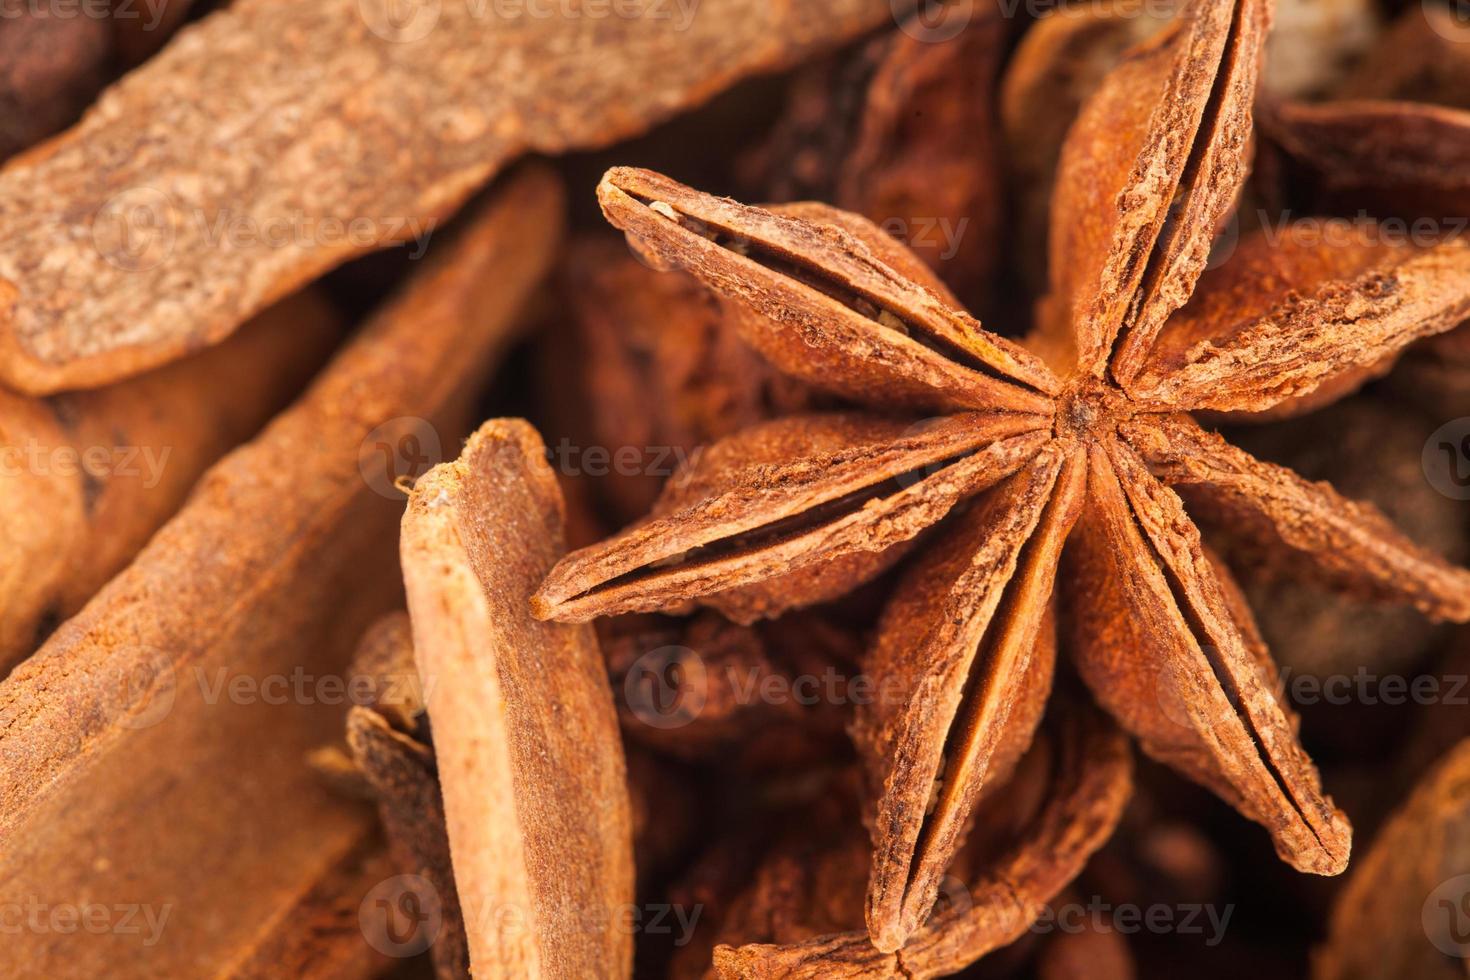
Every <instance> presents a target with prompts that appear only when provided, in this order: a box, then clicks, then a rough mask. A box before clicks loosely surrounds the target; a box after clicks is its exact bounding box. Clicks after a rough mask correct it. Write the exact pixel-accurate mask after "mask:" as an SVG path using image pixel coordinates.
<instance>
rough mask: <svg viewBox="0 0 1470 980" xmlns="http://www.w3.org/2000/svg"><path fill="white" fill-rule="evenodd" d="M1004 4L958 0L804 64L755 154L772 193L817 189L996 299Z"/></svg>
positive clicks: (766, 190) (794, 195)
mask: <svg viewBox="0 0 1470 980" xmlns="http://www.w3.org/2000/svg"><path fill="white" fill-rule="evenodd" d="M1005 34H1006V23H1005V19H1004V17H1003V16H1002V12H1001V8H1000V7H998V6H995V7H987V6H983V5H981V6H966V5H960V4H953V5H948V6H943V7H940V8H938V9H937V10H935V11H932V16H922V17H915V18H913V19H911V20H909V21H908V22H906V23H904V24H902V25H901V27H900V29H899V30H897V31H891V32H888V33H886V34H883V35H880V36H879V37H877V38H875V39H873V40H871V41H869V42H867V43H866V44H865V45H863V46H862V47H861V48H859V49H858V50H857V51H856V52H854V53H852V54H850V55H845V56H837V57H834V58H831V59H828V60H827V61H825V62H821V63H818V64H816V65H814V66H812V67H810V68H808V69H806V70H804V71H803V72H802V73H801V74H799V75H798V76H797V78H796V80H795V81H794V83H793V86H792V93H791V95H790V97H789V104H788V107H787V110H786V113H785V114H784V115H783V116H782V118H781V119H780V120H779V121H778V122H777V124H776V127H775V129H774V131H773V132H772V134H771V137H770V139H769V140H768V141H767V144H766V145H765V146H764V147H762V148H761V150H760V151H759V153H758V154H757V155H755V156H754V157H753V158H752V159H751V160H750V161H749V162H748V163H747V167H748V168H749V169H750V170H751V171H752V175H750V176H748V177H747V178H746V180H747V183H748V184H750V185H751V187H752V189H758V190H756V193H757V194H758V195H759V196H762V197H765V198H766V199H768V200H773V201H797V200H819V201H825V202H828V203H831V204H833V205H836V206H837V207H839V208H842V209H843V210H845V211H854V212H856V213H858V214H861V215H864V216H866V217H868V218H870V219H872V220H873V221H874V222H876V223H877V224H878V225H879V226H880V227H882V228H884V229H885V230H886V231H889V232H890V233H891V234H893V235H894V236H895V237H896V238H898V239H899V240H900V241H903V242H905V243H906V244H907V245H908V246H909V247H910V248H911V249H913V251H914V253H915V254H916V255H918V256H920V257H921V258H922V259H923V260H924V261H925V262H926V263H927V264H928V265H929V266H930V267H931V268H932V269H933V270H934V271H935V272H936V273H938V274H939V277H940V278H941V279H943V280H944V281H945V282H946V283H947V284H948V285H949V286H950V288H951V289H953V290H954V291H955V292H956V293H957V294H958V295H959V296H960V297H961V298H962V299H963V300H964V301H965V302H966V303H967V304H969V305H970V306H972V307H985V306H987V305H988V304H989V301H990V293H991V289H992V286H993V282H992V280H993V278H994V275H995V263H996V246H997V243H998V237H997V232H998V229H999V228H1000V221H1001V212H1002V199H1001V186H1000V179H999V171H1000V164H999V160H998V155H999V154H998V150H999V146H998V143H999V139H998V137H999V133H998V127H997V123H996V119H995V105H994V103H995V98H994V91H993V90H994V87H995V84H996V76H997V73H998V70H999V63H1000V58H1001V55H1002V53H1003V51H1004V45H1005Z"/></svg>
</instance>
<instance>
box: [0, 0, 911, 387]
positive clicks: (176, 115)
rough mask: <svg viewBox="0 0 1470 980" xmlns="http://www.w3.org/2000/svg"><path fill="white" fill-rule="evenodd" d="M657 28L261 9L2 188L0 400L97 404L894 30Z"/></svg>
mask: <svg viewBox="0 0 1470 980" xmlns="http://www.w3.org/2000/svg"><path fill="white" fill-rule="evenodd" d="M660 9H663V11H664V15H663V16H662V17H657V16H656V14H655V12H654V9H653V8H652V7H648V8H640V12H641V13H643V14H645V15H646V16H647V17H648V18H650V19H648V20H645V19H641V18H629V17H622V16H620V17H612V18H598V17H584V16H574V15H571V14H568V13H565V12H563V13H561V14H559V15H557V16H551V17H540V16H513V17H510V18H503V17H502V16H501V15H500V13H499V8H497V7H496V6H495V5H489V6H488V7H487V6H484V5H479V4H461V3H449V4H443V5H440V4H434V5H432V6H424V7H421V8H418V7H416V8H414V10H413V11H411V12H409V13H408V15H407V16H402V15H401V12H399V15H398V16H395V11H394V5H393V4H389V3H385V2H381V0H367V2H359V0H324V2H318V3H310V4H282V3H276V2H273V0H246V2H243V3H235V4H231V5H230V6H229V7H228V8H227V9H225V10H222V11H220V12H218V13H215V14H212V15H210V16H209V17H207V18H205V19H204V20H202V21H201V22H200V23H199V24H198V25H196V26H194V27H193V28H192V29H191V30H189V31H188V32H187V34H186V36H185V37H183V38H181V39H180V40H179V43H177V44H172V45H169V46H168V47H167V48H166V49H165V50H163V51H162V52H160V53H159V55H158V56H157V57H155V58H153V59H151V60H149V61H148V62H147V63H146V64H145V65H144V66H143V67H141V68H139V69H138V70H136V71H134V72H132V73H131V74H129V75H128V76H127V77H125V78H124V79H123V80H122V81H121V82H119V83H118V84H117V85H116V86H114V87H113V88H112V89H111V90H110V91H109V92H108V93H107V94H106V96H105V97H104V98H103V99H102V100H101V102H100V103H99V104H98V108H97V109H96V111H94V112H92V113H91V114H90V115H88V116H87V117H86V118H85V119H83V121H82V122H81V123H80V124H79V125H77V126H76V127H74V128H73V129H71V130H69V131H68V132H67V133H66V134H65V135H63V136H61V137H59V138H58V139H56V140H54V141H53V142H51V143H49V144H48V145H47V146H46V148H45V150H44V152H38V153H33V154H31V155H30V156H28V157H27V158H26V159H25V160H23V161H20V162H18V163H14V164H12V165H11V166H10V167H9V168H8V169H7V170H6V171H5V172H4V173H3V174H0V355H3V356H0V379H3V380H4V382H5V383H6V384H9V385H11V386H12V387H15V388H18V389H20V390H23V391H29V392H37V393H45V392H50V391H55V390H58V389H62V388H74V387H86V386H95V385H98V384H103V383H106V382H109V381H114V380H117V379H118V378H122V377H126V376H128V375H130V374H134V373H137V372H138V371H141V370H143V369H145V368H148V367H151V366H153V365H156V364H160V363H163V362H165V361H168V360H171V359H174V358H176V357H179V356H181V355H182V354H184V353H186V352H188V351H191V350H197V349H198V348H200V347H203V346H206V345H208V344H212V343H216V342H218V341H219V340H221V339H222V338H223V337H224V336H226V335H227V334H229V333H230V332H231V331H232V330H233V329H235V327H236V326H238V325H239V324H240V323H241V322H242V321H243V320H245V319H246V318H247V317H249V316H250V315H252V314H253V313H255V312H256V311H258V310H259V309H261V308H262V307H264V306H265V305H267V304H269V303H270V302H272V301H273V300H275V299H277V298H279V297H280V296H282V295H284V294H286V293H288V292H290V291H291V290H293V289H295V288H297V287H298V286H300V285H301V284H302V283H303V282H306V281H308V280H310V279H311V278H313V277H315V276H317V275H320V274H321V273H324V272H326V271H327V270H329V269H331V268H333V267H334V266H336V265H338V264H340V263H341V262H342V261H344V260H346V259H348V258H351V257H352V256H354V255H357V254H361V253H363V252H365V251H369V250H371V249H374V248H382V247H385V246H387V245H391V244H403V243H408V242H415V241H416V242H418V243H419V244H422V241H423V240H424V239H425V238H426V237H427V236H428V235H429V234H430V233H431V232H432V231H433V228H434V225H435V222H437V221H438V220H440V219H443V218H445V217H446V216H447V215H448V214H449V213H450V212H452V211H453V210H454V208H455V207H457V206H458V205H459V204H461V203H462V202H463V201H464V200H465V199H466V198H467V197H468V196H469V195H470V194H471V193H472V192H473V191H474V190H475V189H476V188H477V187H479V186H480V185H481V184H483V183H484V182H485V181H486V180H487V179H489V177H490V176H492V175H493V174H494V172H495V171H496V170H497V169H499V168H500V167H501V166H503V165H504V163H505V162H506V161H507V160H509V159H511V158H513V157H514V156H516V155H518V154H520V153H523V152H525V151H528V150H531V151H540V152H561V151H565V150H567V149H568V148H571V147H576V146H595V145H600V144H604V143H607V142H610V141H612V140H614V139H617V138H620V137H627V136H631V135H634V134H635V133H637V132H640V131H642V130H644V129H646V128H647V127H648V126H650V125H652V124H653V123H654V122H656V121H658V120H661V119H664V118H667V117H668V116H670V115H671V114H673V113H674V112H676V111H678V110H679V109H680V108H682V107H685V106H688V105H691V104H693V103H695V102H697V101H698V100H700V99H702V98H705V97H707V96H708V95H709V93H710V92H711V91H713V90H715V89H718V88H719V87H721V86H723V85H726V84H729V83H730V82H732V81H734V80H735V79H737V78H739V77H742V76H744V75H748V74H752V73H756V72H762V71H772V70H776V69H779V68H781V67H783V66H784V65H786V64H788V63H790V62H792V61H793V60H795V59H796V58H798V57H800V56H801V55H803V54H805V53H806V52H808V51H809V50H811V49H813V48H817V47H820V46H822V45H830V44H834V43H837V42H840V41H842V40H844V39H846V38H849V37H851V36H853V35H854V34H856V33H858V32H859V31H861V30H863V29H866V28H868V27H872V26H874V25H876V24H877V23H879V22H880V20H881V19H882V18H883V17H884V16H886V15H887V6H886V5H885V4H881V3H872V2H868V0H838V2H836V3H828V4H823V5H822V6H821V7H820V9H819V8H816V7H812V6H809V5H806V4H795V5H792V4H778V5H775V6H772V5H770V4H768V3H764V2H760V0H722V2H719V3H707V4H703V5H701V6H700V7H699V8H698V10H697V11H696V12H695V13H694V15H693V16H692V17H690V18H688V20H687V23H683V22H680V21H676V20H675V19H673V18H672V17H670V16H669V10H668V8H660ZM302 65H311V66H312V69H311V70H310V71H302V70H301V68H300V66H302ZM242 93H250V97H248V98H245V97H242ZM262 104H271V105H278V104H279V105H286V104H289V105H290V106H291V111H290V112H289V113H264V114H262V113H261V112H260V109H259V107H260V106H261V105H262ZM221 134H228V135H227V138H226V137H222V136H221ZM323 160H330V161H331V166H326V167H324V166H323V165H322V161H323ZM101 161H105V163H103V162H101ZM343 174H351V175H352V177H351V179H350V180H347V179H343V177H342V175H343ZM341 215H350V216H352V217H353V221H352V227H351V228H344V227H342V225H343V222H342V221H341V220H339V219H338V217H337V216H341ZM221 235H224V236H225V237H224V239H223V240H220V236H221Z"/></svg>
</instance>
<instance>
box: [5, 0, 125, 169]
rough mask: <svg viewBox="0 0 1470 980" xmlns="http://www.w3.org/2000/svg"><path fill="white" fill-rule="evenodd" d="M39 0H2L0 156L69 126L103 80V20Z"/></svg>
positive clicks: (107, 50) (106, 46)
mask: <svg viewBox="0 0 1470 980" xmlns="http://www.w3.org/2000/svg"><path fill="white" fill-rule="evenodd" d="M72 13H73V15H72V16H61V11H60V10H59V9H50V8H48V7H47V6H46V5H43V4H22V3H19V2H17V0H5V3H3V4H0V160H4V159H5V158H6V157H8V156H10V155H11V154H13V153H16V152H18V151H20V150H23V149H25V148H26V147H28V146H30V145H31V144H32V143H35V142H37V141H39V140H41V139H44V138H45V137H47V136H49V135H51V134H52V133H54V132H56V131H57V130H58V129H61V128H62V127H64V126H66V125H68V124H69V123H70V122H72V120H74V119H76V117H77V116H78V115H79V114H80V113H81V111H82V109H83V108H85V107H86V105H87V103H89V102H91V101H92V97H93V96H94V95H96V94H97V91H98V89H100V88H101V87H102V85H103V82H104V81H105V80H106V77H107V72H108V60H109V59H110V57H111V55H112V44H111V40H112V39H111V35H110V31H109V28H108V26H107V23H106V21H103V20H99V19H98V18H96V17H84V16H79V15H78V13H77V12H76V11H73V12H72Z"/></svg>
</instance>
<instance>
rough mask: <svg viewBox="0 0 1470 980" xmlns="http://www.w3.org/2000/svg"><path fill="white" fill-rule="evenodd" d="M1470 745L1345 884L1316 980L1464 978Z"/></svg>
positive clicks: (1407, 807) (1428, 780)
mask: <svg viewBox="0 0 1470 980" xmlns="http://www.w3.org/2000/svg"><path fill="white" fill-rule="evenodd" d="M1467 868H1470V742H1461V743H1460V745H1459V746H1458V747H1456V748H1455V749H1454V750H1453V751H1451V752H1450V753H1449V754H1448V755H1447V756H1446V757H1445V758H1444V759H1443V760H1442V761H1441V762H1440V764H1439V765H1438V766H1436V767H1435V769H1434V771H1433V772H1431V773H1430V774H1429V775H1428V776H1426V777H1425V779H1424V781H1423V782H1422V783H1420V785H1419V787H1418V788H1417V789H1416V790H1415V791H1414V794H1413V795H1412V796H1411V797H1409V799H1408V800H1407V801H1406V802H1405V803H1404V805H1403V807H1402V808H1401V809H1400V810H1399V811H1398V812H1397V813H1396V814H1394V816H1393V817H1392V818H1391V819H1390V820H1389V822H1388V823H1387V824H1386V825H1385V826H1384V828H1383V830H1382V831H1380V832H1379V834H1378V837H1377V839H1376V840H1374V842H1373V846H1372V847H1371V848H1370V849H1369V850H1368V853H1367V855H1366V856H1365V857H1363V858H1362V860H1361V861H1360V862H1359V863H1358V865H1357V866H1356V867H1355V868H1354V869H1353V873H1352V875H1351V876H1350V877H1349V878H1348V881H1347V887H1346V888H1345V889H1344V890H1343V892H1342V895H1341V897H1340V898H1339V899H1338V902H1337V906H1336V908H1335V909H1334V910H1333V914H1332V925H1331V931H1330V932H1329V934H1328V939H1327V943H1326V944H1325V945H1324V946H1323V947H1322V948H1321V949H1320V950H1318V951H1317V955H1316V956H1315V957H1314V959H1313V963H1312V976H1313V977H1314V978H1316V980H1349V978H1354V980H1356V978H1369V977H1385V978H1387V977H1416V978H1422V980H1434V978H1436V977H1443V978H1445V980H1449V978H1452V977H1464V976H1465V972H1466V971H1465V957H1466V954H1467V953H1470V941H1467V940H1470V937H1467V935H1466V932H1465V929H1466V919H1467V917H1470V906H1467V904H1466V903H1467V900H1470V875H1467V873H1466V869H1467Z"/></svg>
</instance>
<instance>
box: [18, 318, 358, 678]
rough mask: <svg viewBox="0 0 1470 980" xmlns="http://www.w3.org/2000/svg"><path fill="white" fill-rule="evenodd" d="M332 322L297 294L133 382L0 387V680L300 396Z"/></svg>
mask: <svg viewBox="0 0 1470 980" xmlns="http://www.w3.org/2000/svg"><path fill="white" fill-rule="evenodd" d="M338 321H339V317H338V315H337V314H336V312H335V311H334V310H333V309H332V308H331V307H330V305H328V304H327V302H326V301H325V300H324V298H323V297H322V296H321V295H320V294H317V293H314V292H305V293H301V294H298V295H297V296H295V297H292V298H290V299H287V300H283V301H282V302H280V303H278V304H276V305H275V306H274V307H272V308H271V309H269V310H267V311H266V312H264V313H262V314H261V315H260V316H258V317H256V319H255V321H254V322H252V323H250V324H247V325H246V327H245V328H244V329H242V330H241V332H240V333H239V334H238V335H236V336H235V337H232V338H230V340H229V341H227V342H226V343H224V344H221V345H220V346H219V347H217V348H215V349H213V350H209V351H204V352H202V353H200V354H197V355H195V356H193V357H190V358H188V359H187V360H184V361H180V362H178V363H177V364H171V365H168V366H167V367H163V368H160V369H158V370H157V371H151V372H149V373H148V374H146V375H143V376H141V377H138V378H135V379H132V380H130V381H126V382H122V383H120V384H117V385H112V386H110V387H107V388H101V389H98V390H95V391H84V392H74V393H67V394H61V395H56V396H53V397H52V398H48V399H38V398H28V397H26V396H23V395H16V394H13V393H11V392H8V391H4V390H3V389H0V435H3V440H4V443H5V450H4V451H5V454H6V455H5V457H4V459H3V460H0V463H3V466H4V468H3V471H0V474H3V476H0V531H3V533H0V675H3V674H4V673H5V672H7V671H8V670H9V669H10V668H11V667H12V666H13V665H14V664H15V663H17V662H18V661H19V660H20V659H21V658H22V657H24V656H26V655H27V654H29V653H30V652H31V651H32V650H34V649H35V648H36V647H38V646H39V645H40V644H41V643H42V642H43V641H44V640H45V639H46V637H47V636H48V635H49V634H50V633H51V631H52V630H53V629H55V628H56V627H57V626H58V625H60V623H61V622H62V621H63V620H64V619H66V617H68V616H70V615H72V614H73V613H75V612H76V611H77V610H78V609H80V608H81V607H82V605H83V604H84V603H85V602H86V601H87V600H88V599H89V598H91V596H92V594H93V593H94V592H96V591H97V589H99V588H100V587H101V586H102V584H103V583H104V582H106V581H107V580H108V579H109V578H111V577H112V576H113V575H114V574H116V573H117V572H118V571H119V570H120V569H121V568H122V567H123V566H124V565H125V564H127V562H128V560H129V559H131V558H132V557H133V555H134V554H136V553H137V551H138V549H139V548H141V547H142V546H143V544H144V543H145V542H146V541H147V540H148V537H149V535H151V534H152V533H153V532H154V531H155V530H157V529H158V527H159V525H161V524H162V523H163V522H164V521H165V520H167V519H168V518H169V517H170V516H171V515H172V514H173V513H174V512H175V511H176V510H178V508H179V506H180V505H181V504H182V503H183V502H184V498H185V496H186V495H187V494H188V492H189V489H190V488H191V487H192V486H193V485H194V481H195V480H196V479H197V478H198V477H199V474H200V473H202V472H203V471H204V469H205V467H207V466H209V464H211V463H213V462H214V461H215V460H216V459H218V458H219V457H220V456H221V455H223V454H224V453H225V452H226V451H228V450H230V449H232V448H234V447H235V446H236V445H237V444H238V443H240V442H242V441H244V440H245V439H247V438H248V437H250V436H251V435H253V434H254V433H255V431H256V430H257V429H258V428H259V427H260V425H261V424H262V423H264V422H265V421H266V419H268V418H269V417H270V416H271V415H272V414H273V413H274V412H276V411H278V410H279V409H280V408H281V407H282V406H284V405H285V404H286V402H287V401H288V400H289V399H291V398H292V397H294V396H295V395H296V393H297V392H298V391H299V390H300V389H301V387H302V385H304V384H305V382H306V380H307V378H309V377H310V376H311V373H312V372H313V371H315V370H316V369H317V367H318V366H320V364H321V362H322V361H323V360H325V359H326V356H327V353H328V352H329V351H330V349H331V347H332V345H333V344H334V343H335V342H336V341H337V340H338V338H339V337H340V335H341V329H340V325H339V322H338Z"/></svg>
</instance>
